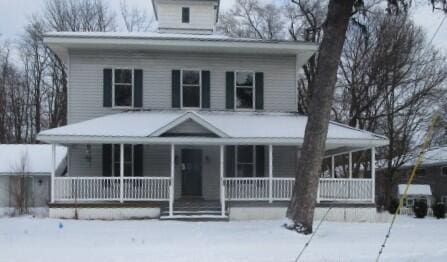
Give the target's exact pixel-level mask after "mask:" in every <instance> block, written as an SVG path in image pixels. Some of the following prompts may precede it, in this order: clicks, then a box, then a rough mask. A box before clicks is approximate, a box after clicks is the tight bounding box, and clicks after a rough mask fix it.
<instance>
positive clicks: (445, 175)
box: [441, 166, 447, 177]
mask: <svg viewBox="0 0 447 262" xmlns="http://www.w3.org/2000/svg"><path fill="white" fill-rule="evenodd" d="M444 168H445V169H447V166H441V176H444V177H447V172H446V173H445V174H444V170H443V169H444Z"/></svg>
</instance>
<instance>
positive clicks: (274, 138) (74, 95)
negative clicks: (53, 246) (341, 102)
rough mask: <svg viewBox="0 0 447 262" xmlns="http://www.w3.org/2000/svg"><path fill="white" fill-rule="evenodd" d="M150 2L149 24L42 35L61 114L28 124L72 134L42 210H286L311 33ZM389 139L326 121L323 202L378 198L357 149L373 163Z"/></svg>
mask: <svg viewBox="0 0 447 262" xmlns="http://www.w3.org/2000/svg"><path fill="white" fill-rule="evenodd" d="M153 5H154V10H155V14H156V16H157V19H158V23H159V32H157V33H68V32H55V33H48V34H47V35H46V36H45V39H44V41H45V43H46V44H47V45H48V46H49V47H50V48H51V49H52V50H54V51H55V52H57V54H58V55H59V56H60V57H61V58H62V59H63V60H64V61H65V63H66V65H67V68H68V76H69V79H68V80H69V81H68V82H69V88H68V125H66V126H64V127H60V128H55V129H50V130H46V131H43V132H41V133H40V134H39V135H38V139H39V140H40V141H43V142H46V143H50V144H53V145H56V144H58V145H65V146H67V147H68V173H67V175H65V176H56V175H55V174H54V173H53V176H52V180H51V181H52V192H51V203H52V204H51V206H50V216H52V217H73V216H74V215H75V214H76V215H77V216H78V217H80V218H91V219H95V218H103V219H116V218H137V217H140V218H141V217H147V218H162V219H172V218H182V219H188V218H199V219H202V218H207V219H210V218H216V219H228V218H229V219H251V218H275V217H284V215H285V208H286V206H287V202H288V201H289V199H290V197H291V195H292V188H293V184H294V175H295V172H296V169H297V168H299V166H297V158H298V156H299V154H300V148H301V145H302V143H303V137H304V130H305V126H306V122H307V117H306V116H303V115H300V114H298V113H297V75H298V73H297V72H299V70H300V68H301V67H302V65H303V64H305V63H306V61H307V60H308V58H309V57H310V56H312V55H313V54H314V53H315V52H316V51H317V48H318V47H317V46H316V45H314V44H311V43H305V42H299V41H296V42H292V41H266V40H256V39H240V38H230V37H225V36H221V35H217V34H215V33H214V27H215V24H216V22H217V17H218V11H219V1H218V0H189V1H183V0H154V1H153ZM387 142H388V141H387V139H386V138H384V137H382V136H379V135H376V134H373V133H369V132H366V131H362V130H358V129H354V128H351V127H347V126H344V125H341V124H338V123H334V122H332V123H330V127H329V133H328V138H327V141H326V149H327V152H326V161H329V163H330V168H329V169H327V170H325V172H323V174H322V178H321V179H320V186H319V192H318V203H319V205H320V206H322V207H324V206H325V205H327V204H328V203H336V204H337V205H338V206H339V207H340V208H343V212H345V211H346V210H345V208H346V207H349V208H352V207H357V208H358V209H352V210H351V211H350V212H351V213H352V214H353V216H354V217H355V216H356V215H359V214H358V212H357V211H356V210H362V208H363V209H365V210H368V211H367V212H370V211H371V210H374V201H375V200H374V199H375V197H374V196H375V192H374V188H375V186H374V183H375V180H374V179H375V175H374V165H369V169H365V172H363V173H362V174H361V175H356V174H357V173H354V172H353V168H352V166H353V165H352V161H353V155H354V156H355V155H356V154H359V152H361V153H362V154H363V156H366V157H367V159H368V161H372V162H369V163H374V162H375V159H374V152H375V150H374V148H375V147H380V146H383V145H386V144H387ZM340 158H342V159H343V160H345V159H346V160H347V162H346V163H347V165H344V164H341V163H342V162H343V161H340V160H339V159H340ZM339 166H343V167H344V166H346V167H347V168H346V172H338V171H337V170H338V169H337V168H339Z"/></svg>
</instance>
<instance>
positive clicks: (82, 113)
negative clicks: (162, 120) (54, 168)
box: [68, 50, 296, 123]
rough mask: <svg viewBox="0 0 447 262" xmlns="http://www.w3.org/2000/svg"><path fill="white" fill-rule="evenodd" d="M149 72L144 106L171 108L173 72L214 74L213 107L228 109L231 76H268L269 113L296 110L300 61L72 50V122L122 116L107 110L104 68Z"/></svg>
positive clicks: (273, 57)
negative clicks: (297, 63) (191, 70)
mask: <svg viewBox="0 0 447 262" xmlns="http://www.w3.org/2000/svg"><path fill="white" fill-rule="evenodd" d="M113 67H134V68H138V69H143V78H144V79H143V107H144V108H150V109H169V108H171V71H172V69H188V68H195V69H201V70H209V71H211V109H214V110H224V109H225V72H227V71H235V70H252V71H256V72H264V86H265V88H264V109H265V111H296V106H295V105H296V97H295V95H296V90H295V57H294V56H259V55H257V56H248V55H245V56H242V55H230V54H225V55H222V54H185V53H173V52H171V53H159V52H158V53H147V52H146V53H142V52H127V53H126V52H121V53H118V52H102V53H98V52H92V51H76V50H72V51H71V52H70V86H69V101H68V106H69V107H68V108H69V109H68V111H69V112H68V121H69V123H76V122H80V121H84V120H87V119H91V118H95V117H98V116H102V115H106V114H111V113H116V112H119V111H118V110H116V109H111V108H104V107H103V106H102V104H103V103H102V102H103V101H102V99H103V95H102V92H103V88H102V81H103V80H102V70H103V68H113Z"/></svg>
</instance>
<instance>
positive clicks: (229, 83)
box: [226, 72, 234, 109]
mask: <svg viewBox="0 0 447 262" xmlns="http://www.w3.org/2000/svg"><path fill="white" fill-rule="evenodd" d="M226 108H227V109H234V72H227V73H226Z"/></svg>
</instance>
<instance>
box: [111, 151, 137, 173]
mask: <svg viewBox="0 0 447 262" xmlns="http://www.w3.org/2000/svg"><path fill="white" fill-rule="evenodd" d="M133 151H134V150H133V145H124V176H127V177H130V176H133V173H134V171H133V166H134V165H133V159H134V157H133ZM112 152H113V153H112V154H113V155H112V165H113V166H112V170H113V176H115V177H119V176H120V145H113V150H112Z"/></svg>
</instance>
